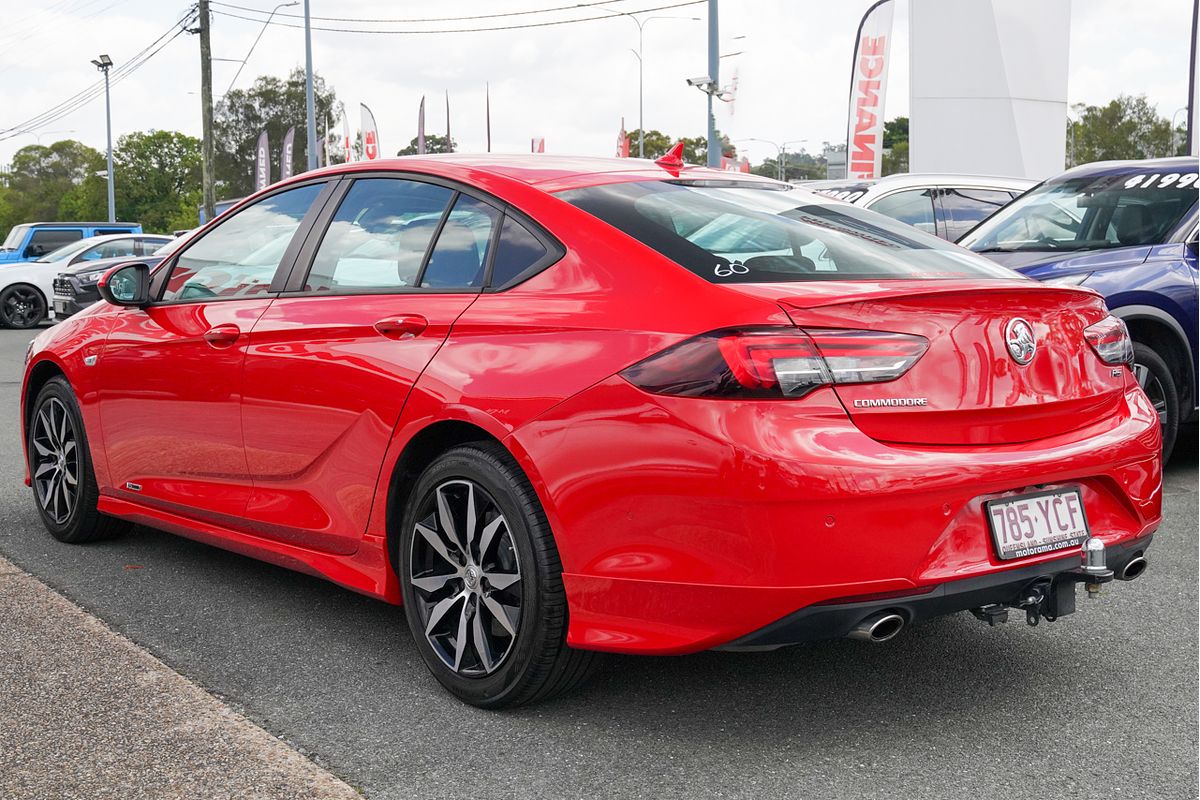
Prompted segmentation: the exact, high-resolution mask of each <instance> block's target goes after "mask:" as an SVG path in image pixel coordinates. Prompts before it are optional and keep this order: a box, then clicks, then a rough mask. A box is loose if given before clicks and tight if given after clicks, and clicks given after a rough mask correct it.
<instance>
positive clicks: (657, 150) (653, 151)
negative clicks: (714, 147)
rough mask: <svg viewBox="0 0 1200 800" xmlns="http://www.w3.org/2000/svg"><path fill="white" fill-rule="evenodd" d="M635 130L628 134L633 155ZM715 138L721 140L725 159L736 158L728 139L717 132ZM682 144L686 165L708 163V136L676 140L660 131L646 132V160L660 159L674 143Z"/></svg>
mask: <svg viewBox="0 0 1200 800" xmlns="http://www.w3.org/2000/svg"><path fill="white" fill-rule="evenodd" d="M637 137H638V132H637V130H633V131H630V132H629V153H630V155H635V154H636V153H637ZM717 137H718V138H719V139H720V140H721V151H722V152H723V154H724V155H725V157H726V158H730V159H732V158H737V148H736V147H735V146H734V145H733V143H732V142H730V141H729V137H728V136H726V135H725V134H723V133H721V132H720V131H717ZM679 141H682V142H683V160H684V162H685V163H688V164H705V163H707V161H708V135H707V134H705V135H704V136H693V137H692V138H690V139H687V138H685V139H682V140H680V139H677V138H672V137H670V136H667V135H666V134H665V133H663V132H662V131H657V130H649V131H646V137H645V150H646V158H649V159H655V158H662V157H663V156H665V155H666V154H667V151H668V150H670V149H671V148H672V147H673V146H674V145H675V143H676V142H679Z"/></svg>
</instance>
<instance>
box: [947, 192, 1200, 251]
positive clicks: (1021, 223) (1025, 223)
mask: <svg viewBox="0 0 1200 800" xmlns="http://www.w3.org/2000/svg"><path fill="white" fill-rule="evenodd" d="M1195 204H1196V173H1195V172H1170V173H1156V174H1147V173H1142V174H1130V173H1122V174H1118V175H1093V176H1086V177H1079V178H1070V179H1068V180H1064V181H1056V182H1054V183H1047V184H1043V185H1042V186H1039V187H1038V188H1036V189H1034V190H1033V191H1031V192H1029V193H1028V194H1026V195H1024V196H1023V197H1021V198H1019V199H1017V200H1015V201H1013V203H1012V204H1011V205H1009V206H1007V207H1006V208H1003V209H1001V210H1000V211H999V212H998V213H997V214H996V215H995V216H994V217H992V218H991V219H987V220H984V221H983V222H982V223H981V224H980V225H979V227H978V228H976V229H975V230H973V231H971V232H970V233H968V234H967V235H966V236H964V237H963V238H962V240H961V241H960V242H959V244H961V245H963V246H964V247H969V248H971V249H972V250H974V251H975V252H977V253H1009V252H1017V251H1039V252H1040V251H1045V252H1053V251H1058V250H1063V251H1067V250H1100V249H1103V248H1107V247H1133V246H1136V245H1147V244H1159V243H1161V242H1163V241H1164V240H1165V239H1166V237H1167V235H1168V234H1169V233H1170V232H1171V231H1172V230H1173V229H1174V228H1175V227H1176V226H1177V225H1179V222H1180V220H1182V219H1183V216H1184V215H1185V214H1187V213H1188V211H1190V210H1191V208H1192V206H1194V205H1195Z"/></svg>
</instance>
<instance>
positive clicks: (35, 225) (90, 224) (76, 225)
mask: <svg viewBox="0 0 1200 800" xmlns="http://www.w3.org/2000/svg"><path fill="white" fill-rule="evenodd" d="M19 224H21V225H25V226H28V227H30V228H107V227H109V226H111V225H120V226H122V227H129V228H137V227H140V224H141V223H138V222H74V221H71V222H22V223H19ZM13 227H16V226H13Z"/></svg>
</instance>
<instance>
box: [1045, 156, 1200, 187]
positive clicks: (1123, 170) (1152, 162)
mask: <svg viewBox="0 0 1200 800" xmlns="http://www.w3.org/2000/svg"><path fill="white" fill-rule="evenodd" d="M1198 166H1200V161H1198V160H1197V159H1196V157H1195V156H1177V157H1173V158H1142V159H1130V160H1128V161H1095V162H1093V163H1091V164H1081V165H1080V166H1078V167H1072V168H1071V169H1069V170H1067V171H1066V172H1064V173H1062V174H1060V175H1055V176H1054V177H1053V178H1051V179H1050V181H1051V182H1056V181H1062V180H1068V179H1070V178H1080V177H1088V176H1099V175H1126V174H1136V173H1139V172H1141V173H1146V172H1196V171H1197V167H1198Z"/></svg>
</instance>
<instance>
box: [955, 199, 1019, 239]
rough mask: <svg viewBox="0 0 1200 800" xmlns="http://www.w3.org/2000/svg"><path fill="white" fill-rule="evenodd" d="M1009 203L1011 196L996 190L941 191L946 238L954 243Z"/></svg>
mask: <svg viewBox="0 0 1200 800" xmlns="http://www.w3.org/2000/svg"><path fill="white" fill-rule="evenodd" d="M1011 202H1012V195H1010V194H1009V193H1008V192H1002V191H999V190H997V189H972V188H969V187H958V188H950V189H942V211H944V212H945V213H946V238H947V239H949V240H951V241H954V240H955V239H957V238H958V237H959V236H962V235H963V234H964V233H966V232H967V231H969V230H970V229H971V228H973V227H975V226H976V225H978V224H979V223H980V221H982V220H985V219H987V218H988V217H990V216H991V215H992V214H995V213H996V212H997V211H999V210H1000V209H1001V208H1003V207H1004V206H1006V205H1008V204H1009V203H1011Z"/></svg>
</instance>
